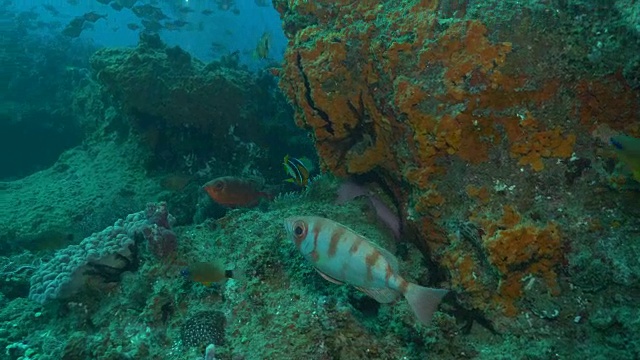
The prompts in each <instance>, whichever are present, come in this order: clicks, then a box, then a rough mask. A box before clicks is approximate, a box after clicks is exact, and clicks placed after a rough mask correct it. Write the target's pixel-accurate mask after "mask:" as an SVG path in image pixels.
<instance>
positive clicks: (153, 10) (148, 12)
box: [131, 4, 169, 21]
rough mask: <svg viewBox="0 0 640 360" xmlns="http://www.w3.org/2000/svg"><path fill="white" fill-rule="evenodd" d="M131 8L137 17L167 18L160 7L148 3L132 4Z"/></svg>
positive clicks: (149, 18) (158, 19)
mask: <svg viewBox="0 0 640 360" xmlns="http://www.w3.org/2000/svg"><path fill="white" fill-rule="evenodd" d="M131 10H133V13H134V14H136V16H137V17H139V18H144V19H148V20H155V21H160V20H164V19H168V18H169V17H168V16H167V15H165V14H164V13H163V12H162V9H160V8H158V7H155V6H153V5H149V4H145V5H138V6H134V7H133V8H132V9H131Z"/></svg>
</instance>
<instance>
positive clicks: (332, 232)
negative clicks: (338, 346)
mask: <svg viewBox="0 0 640 360" xmlns="http://www.w3.org/2000/svg"><path fill="white" fill-rule="evenodd" d="M284 227H285V229H286V231H287V233H288V235H289V237H290V238H291V240H292V241H293V243H294V244H295V245H296V247H297V248H298V249H299V250H300V252H301V253H302V255H303V256H304V257H305V259H307V260H308V261H309V262H311V263H312V264H313V266H315V268H316V270H317V271H318V273H319V274H320V275H321V276H322V277H323V278H325V279H326V280H328V281H331V282H333V283H336V284H342V283H347V284H350V285H353V286H355V287H356V288H357V289H358V290H360V291H362V292H364V293H365V294H367V295H369V296H371V297H372V298H374V299H375V300H377V301H378V302H380V303H391V302H393V301H395V300H397V299H398V298H399V297H400V296H401V295H402V296H404V297H405V299H407V301H408V302H409V306H410V307H411V309H412V310H413V312H414V314H415V315H416V317H417V318H418V320H419V321H420V322H421V323H422V324H425V325H428V324H429V323H430V322H431V318H432V316H433V313H434V312H435V311H436V309H437V307H438V304H440V301H441V300H442V297H444V296H445V295H446V294H447V292H448V291H447V290H444V289H434V288H428V287H424V286H420V285H417V284H414V283H410V282H408V281H406V280H405V279H404V278H403V277H402V276H400V274H399V271H398V269H399V267H398V260H397V259H396V257H395V256H393V255H392V254H391V253H389V252H388V251H387V250H385V249H382V248H380V247H378V246H377V245H375V244H373V243H371V242H369V241H368V240H367V239H366V238H364V237H363V236H361V235H358V234H357V233H356V232H354V231H353V230H351V229H349V228H348V227H346V226H344V225H342V224H339V223H337V222H335V221H333V220H330V219H326V218H321V217H316V216H300V217H290V218H287V219H286V220H285V221H284Z"/></svg>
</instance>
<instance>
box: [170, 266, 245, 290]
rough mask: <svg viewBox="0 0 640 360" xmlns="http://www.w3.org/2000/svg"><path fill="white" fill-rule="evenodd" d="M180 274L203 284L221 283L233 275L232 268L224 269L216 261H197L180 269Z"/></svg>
mask: <svg viewBox="0 0 640 360" xmlns="http://www.w3.org/2000/svg"><path fill="white" fill-rule="evenodd" d="M180 274H181V275H182V276H183V277H184V278H185V279H187V280H190V281H195V282H198V283H200V284H202V285H204V286H211V284H214V283H223V282H224V281H226V280H227V279H232V278H233V277H234V276H233V275H234V274H233V270H226V269H225V268H224V266H222V264H219V263H217V262H197V263H194V264H191V265H189V267H187V268H184V269H182V271H180Z"/></svg>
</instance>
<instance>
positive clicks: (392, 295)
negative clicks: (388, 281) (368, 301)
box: [356, 286, 400, 304]
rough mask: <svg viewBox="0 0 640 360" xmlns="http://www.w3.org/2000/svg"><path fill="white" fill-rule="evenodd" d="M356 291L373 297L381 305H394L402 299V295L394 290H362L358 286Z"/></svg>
mask: <svg viewBox="0 0 640 360" xmlns="http://www.w3.org/2000/svg"><path fill="white" fill-rule="evenodd" d="M356 289H358V290H360V291H362V292H363V293H365V294H367V295H369V296H371V297H372V298H374V299H375V300H376V301H377V302H379V303H381V304H388V303H392V302H394V301H396V300H398V298H399V297H400V293H399V292H397V291H395V290H393V289H389V288H370V289H367V288H362V287H359V286H356Z"/></svg>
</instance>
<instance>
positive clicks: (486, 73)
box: [274, 0, 640, 331]
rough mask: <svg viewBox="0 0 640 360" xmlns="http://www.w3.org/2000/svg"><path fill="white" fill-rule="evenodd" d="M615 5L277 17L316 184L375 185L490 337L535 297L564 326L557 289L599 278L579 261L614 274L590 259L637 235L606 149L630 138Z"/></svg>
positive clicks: (375, 4)
mask: <svg viewBox="0 0 640 360" xmlns="http://www.w3.org/2000/svg"><path fill="white" fill-rule="evenodd" d="M613 3H615V2H612V3H611V4H608V5H606V4H604V3H599V4H600V5H594V4H588V2H584V3H582V2H575V3H572V4H571V5H570V6H569V5H567V4H566V2H551V3H548V4H547V5H543V4H539V3H538V2H533V1H532V2H524V3H520V4H518V5H516V4H510V3H504V2H499V1H489V2H482V3H481V4H480V3H477V4H476V3H474V2H469V1H438V0H414V1H403V2H399V1H356V2H353V1H324V0H319V1H313V2H311V1H309V2H307V1H297V0H275V1H274V4H275V5H276V7H277V9H278V10H279V11H280V13H281V15H282V19H283V23H284V28H285V31H286V32H287V35H288V36H289V38H290V45H291V46H290V47H289V48H288V49H287V52H286V55H285V58H286V66H285V69H284V73H283V78H282V81H281V87H282V89H283V90H284V91H285V92H286V93H287V95H288V96H289V98H290V99H291V101H292V102H293V103H294V105H295V108H296V120H297V123H298V124H299V125H300V126H301V127H303V128H305V129H308V130H309V131H310V132H312V133H313V135H314V138H315V140H316V147H317V150H318V153H319V155H320V157H321V159H322V162H323V166H324V167H325V168H326V169H328V170H330V171H332V172H334V173H336V174H339V175H342V176H360V175H364V176H366V178H369V179H377V180H378V181H379V182H381V183H383V184H384V185H385V187H386V188H388V189H389V190H390V193H391V194H392V195H393V197H394V198H395V200H396V203H397V204H400V208H401V212H402V213H403V218H404V219H405V228H406V230H407V232H406V236H410V237H411V238H412V240H413V241H414V242H415V243H416V244H417V245H418V246H419V247H420V248H421V249H422V251H423V252H424V253H425V254H430V256H431V258H432V259H433V260H434V261H435V262H436V263H437V264H438V266H439V268H440V269H441V274H442V275H443V279H446V281H447V282H448V283H449V286H451V287H452V288H453V289H454V290H455V291H456V292H457V293H458V305H457V306H460V307H461V308H463V309H465V311H464V314H466V315H469V314H474V315H473V316H472V317H473V318H475V319H476V320H477V321H479V322H480V323H485V324H486V323H487V321H486V319H491V322H493V324H494V325H496V328H497V329H498V330H506V329H507V328H509V329H510V330H511V331H518V330H515V329H516V328H518V327H519V326H521V324H520V323H519V322H512V321H509V320H508V319H510V318H511V317H522V316H529V315H530V314H534V315H533V316H537V315H538V314H541V311H540V309H539V307H540V306H538V305H537V304H540V303H542V302H544V301H546V299H547V296H550V298H551V299H555V301H552V303H555V304H556V305H555V308H554V309H555V310H557V312H558V313H559V312H564V311H567V310H568V311H569V312H571V311H577V310H576V309H575V308H576V306H575V304H572V305H564V306H560V305H557V304H559V303H560V302H561V300H559V299H564V301H570V300H569V299H573V298H575V296H576V293H575V292H573V291H572V290H571V289H572V288H571V287H570V286H569V284H570V283H571V282H572V280H571V279H567V278H566V277H564V275H568V274H576V273H577V272H582V271H586V272H588V273H590V274H591V276H594V277H600V276H602V274H601V272H600V271H599V270H597V269H596V268H590V267H589V266H587V267H586V268H585V267H584V263H583V262H580V263H579V262H578V261H575V260H574V259H575V258H576V256H577V255H578V254H582V253H583V252H584V251H589V252H590V253H591V254H592V256H593V257H594V258H599V257H602V258H606V259H607V260H606V261H608V262H611V263H618V262H620V261H622V262H625V261H626V260H621V259H620V258H612V257H611V255H609V254H608V253H607V252H604V251H599V250H595V251H594V252H591V250H593V249H598V248H599V245H598V243H599V242H600V239H601V237H602V236H606V237H612V238H625V237H628V236H630V234H632V232H633V229H634V228H636V227H637V226H638V220H637V218H635V215H634V213H635V210H633V207H632V206H630V205H629V204H627V201H626V200H625V199H630V198H633V199H635V200H634V201H636V202H637V200H638V198H639V196H638V193H637V191H633V189H636V190H637V185H636V184H635V183H633V181H632V180H631V178H630V177H629V175H628V173H624V172H622V173H618V172H615V171H614V166H613V165H614V164H615V162H614V161H615V160H614V159H613V151H611V150H610V149H608V148H607V146H608V144H607V143H606V142H607V141H608V137H607V134H614V133H626V134H629V135H635V136H637V135H638V134H639V133H640V122H639V121H638V119H639V118H640V105H639V104H640V92H638V91H637V86H636V84H635V83H634V82H633V79H634V77H633V76H630V75H626V76H623V75H624V74H623V71H624V69H628V68H629V67H633V66H632V65H633V64H630V63H628V62H633V61H635V60H634V59H635V54H637V53H638V51H640V49H639V48H638V44H639V42H638V38H637V34H636V33H634V32H629V31H627V30H626V29H627V22H626V21H625V20H624V19H621V15H620V13H619V12H618V11H617V10H616V8H615V6H614V4H613ZM594 6H595V7H597V11H595V10H596V9H594V8H593V7H594ZM596 14H597V15H596ZM576 19H579V21H576ZM596 29H600V30H596ZM604 32H609V36H605V34H604ZM612 32H613V33H615V34H616V35H615V36H613V35H611V33H612ZM593 33H596V35H595V38H597V40H595V42H594V41H592V40H593V39H594V36H592V35H590V34H593ZM623 44H627V47H625V46H623ZM630 44H631V45H630ZM603 140H604V141H603ZM619 169H622V168H621V167H620V168H619ZM620 184H622V186H620ZM585 194H589V195H588V196H585ZM614 224H615V226H614ZM469 229H471V230H469ZM627 265H629V264H627ZM612 279H613V278H610V280H612ZM534 285H535V286H534ZM619 285H624V284H621V283H620V284H619ZM612 286H613V284H612ZM634 286H635V287H634V288H635V289H636V290H635V292H636V295H637V288H638V283H637V282H635V285H634ZM532 289H536V290H535V291H533V290H532ZM574 290H575V289H574ZM610 290H611V289H610ZM552 307H553V306H552ZM545 311H547V310H545ZM548 313H553V311H552V310H549V311H548ZM556 315H557V314H556ZM564 325H566V326H570V323H567V322H565V323H564Z"/></svg>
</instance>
